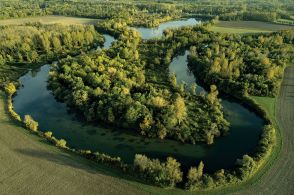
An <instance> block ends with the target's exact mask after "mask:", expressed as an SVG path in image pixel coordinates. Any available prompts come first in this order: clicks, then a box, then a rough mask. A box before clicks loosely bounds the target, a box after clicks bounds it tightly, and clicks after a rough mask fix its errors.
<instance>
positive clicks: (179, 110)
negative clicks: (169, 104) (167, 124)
mask: <svg viewBox="0 0 294 195" xmlns="http://www.w3.org/2000/svg"><path fill="white" fill-rule="evenodd" d="M175 115H176V117H177V119H178V122H179V123H181V122H182V121H183V119H184V118H185V117H186V116H187V108H186V104H185V100H184V98H182V97H181V96H180V95H178V97H177V98H176V101H175Z"/></svg>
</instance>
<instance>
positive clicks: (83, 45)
mask: <svg viewBox="0 0 294 195" xmlns="http://www.w3.org/2000/svg"><path fill="white" fill-rule="evenodd" d="M103 42H104V38H103V36H102V35H100V34H99V33H97V31H96V30H95V28H94V27H93V26H79V25H72V26H62V25H41V24H39V23H35V24H26V25H19V26H2V27H0V71H1V72H2V71H3V74H1V78H0V80H1V83H2V84H3V83H5V82H9V81H10V80H11V79H10V76H12V75H14V73H13V72H14V71H15V69H17V70H21V69H22V68H24V65H23V64H25V63H37V62H40V61H48V59H51V60H52V59H56V58H57V57H62V56H66V55H67V54H72V55H75V54H79V53H81V52H82V51H87V50H89V48H92V47H97V46H99V45H101V44H102V43H103Z"/></svg>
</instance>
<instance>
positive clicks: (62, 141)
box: [56, 139, 67, 148]
mask: <svg viewBox="0 0 294 195" xmlns="http://www.w3.org/2000/svg"><path fill="white" fill-rule="evenodd" d="M56 146H58V147H60V148H67V146H66V141H65V140H64V139H60V140H58V141H57V142H56Z"/></svg>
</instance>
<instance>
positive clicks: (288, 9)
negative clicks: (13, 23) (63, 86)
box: [0, 0, 294, 27]
mask: <svg viewBox="0 0 294 195" xmlns="http://www.w3.org/2000/svg"><path fill="white" fill-rule="evenodd" d="M0 2H1V4H2V5H1V7H2V8H1V10H0V18H15V17H24V16H40V15H52V14H56V15H68V16H82V17H90V18H101V19H106V18H108V19H110V18H121V19H124V20H125V21H127V22H128V24H132V25H136V26H140V25H141V26H149V27H151V26H157V25H159V23H160V22H163V21H166V20H170V19H174V18H178V17H185V16H198V17H205V18H207V17H208V18H210V17H215V16H219V17H220V19H222V20H258V21H267V22H277V20H279V19H286V20H285V21H284V22H287V23H288V24H292V23H293V21H294V16H293V11H294V10H293V7H294V5H293V4H294V2H293V1H291V0H284V1H269V0H257V1H254V2H252V1H249V0H245V1H241V0H238V1H233V0H226V1H221V0H211V1H203V0H196V1H191V0H184V1H143V0H141V1H140V0H133V1H125V0H119V1H117V0H112V1H107V2H105V1H99V0H97V1H92V0H86V1H84V0H83V1H81V0H78V1H63V0H51V1H46V0H38V1H35V0H29V1H24V0H14V1H4V0H1V1H0Z"/></svg>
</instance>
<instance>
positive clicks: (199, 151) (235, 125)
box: [13, 19, 264, 172]
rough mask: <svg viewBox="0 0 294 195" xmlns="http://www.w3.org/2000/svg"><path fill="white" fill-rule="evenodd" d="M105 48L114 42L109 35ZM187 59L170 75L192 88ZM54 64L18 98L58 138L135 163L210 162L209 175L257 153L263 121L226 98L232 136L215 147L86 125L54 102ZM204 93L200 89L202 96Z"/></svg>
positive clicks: (26, 82)
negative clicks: (143, 158)
mask: <svg viewBox="0 0 294 195" xmlns="http://www.w3.org/2000/svg"><path fill="white" fill-rule="evenodd" d="M196 23H198V22H197V21H196V20H195V19H189V20H180V21H173V22H167V23H164V24H162V25H160V26H159V28H156V29H151V30H150V29H148V28H138V30H139V31H140V33H141V34H142V35H144V36H143V38H145V39H148V38H154V37H157V36H161V35H162V32H163V30H164V29H166V28H173V27H179V26H185V25H193V24H196ZM105 38H106V43H105V45H104V46H105V47H106V48H107V47H109V46H110V45H111V43H112V41H114V39H113V37H111V36H105ZM187 55H188V52H185V53H184V54H182V55H179V56H177V57H175V58H174V59H173V61H172V63H171V64H170V71H171V72H175V73H176V75H177V79H178V81H179V82H180V81H181V80H182V81H185V82H186V83H187V84H188V85H190V84H191V83H193V82H195V77H194V76H193V74H192V73H190V72H189V70H188V67H187V61H186V60H187ZM49 70H50V65H44V66H42V67H41V68H40V70H38V71H34V72H29V73H28V74H26V75H24V76H22V77H21V78H20V82H21V84H22V86H23V87H21V88H20V89H19V90H18V91H17V95H16V96H15V97H14V99H13V101H14V109H15V111H16V112H17V113H19V114H20V115H21V116H22V117H23V116H24V115H25V114H30V115H31V116H32V117H33V118H34V119H35V120H37V121H38V122H39V126H40V129H41V130H44V131H52V132H53V134H54V136H55V137H57V138H58V139H61V138H63V139H65V140H67V143H68V144H69V145H70V146H71V147H73V148H77V149H90V150H92V151H99V152H103V153H106V154H109V155H111V156H120V157H121V158H122V159H123V160H124V161H125V162H126V163H132V162H133V158H134V155H135V154H137V153H141V154H146V155H147V156H149V157H152V158H159V159H165V158H166V157H167V156H173V157H175V158H176V159H177V160H178V161H179V162H180V163H181V164H182V167H184V168H188V167H190V166H195V165H197V164H198V162H199V161H200V160H203V162H204V164H205V171H207V172H213V171H215V170H218V169H221V168H230V167H232V166H233V165H234V164H235V161H236V159H237V158H240V157H242V155H244V154H246V153H250V152H252V151H254V148H255V147H256V145H257V143H258V140H259V135H260V133H261V127H262V125H263V123H264V121H263V120H262V119H261V118H260V117H259V116H257V115H256V114H255V113H254V112H252V111H250V110H249V109H247V108H246V107H244V106H242V105H240V104H239V103H238V102H236V101H234V100H231V99H229V98H224V99H223V101H222V105H223V107H224V112H225V116H226V118H227V119H228V120H229V121H230V123H231V128H230V134H229V135H227V136H225V137H221V138H218V139H216V141H215V143H214V144H213V145H210V146H208V145H204V144H197V145H192V144H183V143H179V142H176V141H173V140H160V139H149V138H144V137H141V136H137V135H133V134H131V133H127V132H125V131H123V130H120V129H115V130H112V129H108V128H104V127H102V126H100V125H99V124H98V125H91V124H85V123H83V122H82V121H80V120H79V119H77V117H76V116H75V115H74V114H73V113H70V112H69V111H68V108H67V107H66V105H65V104H64V103H61V102H58V101H56V100H55V98H54V96H53V95H52V94H51V92H50V91H49V90H48V89H47V79H48V73H49ZM202 90H203V89H202V88H201V87H200V86H198V92H200V91H202Z"/></svg>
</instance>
